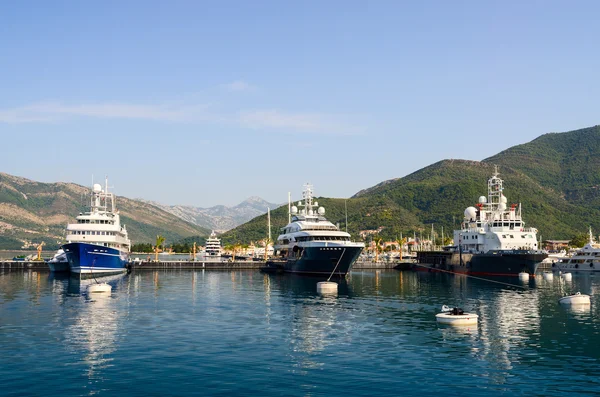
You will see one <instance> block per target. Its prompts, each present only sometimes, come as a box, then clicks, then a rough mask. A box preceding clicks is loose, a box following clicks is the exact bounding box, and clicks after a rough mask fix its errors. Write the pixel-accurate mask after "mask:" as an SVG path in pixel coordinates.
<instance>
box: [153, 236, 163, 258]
mask: <svg viewBox="0 0 600 397" xmlns="http://www.w3.org/2000/svg"><path fill="white" fill-rule="evenodd" d="M164 243H165V238H164V237H163V236H161V235H160V234H159V235H158V236H156V246H155V247H154V260H155V261H156V262H158V253H159V252H161V251H162V245H163V244H164Z"/></svg>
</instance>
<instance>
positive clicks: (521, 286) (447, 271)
mask: <svg viewBox="0 0 600 397" xmlns="http://www.w3.org/2000/svg"><path fill="white" fill-rule="evenodd" d="M415 265H417V266H420V267H424V268H426V269H431V270H435V271H436V272H444V273H450V274H454V275H457V276H465V277H470V278H474V279H476V280H483V281H489V282H490V283H496V284H502V285H508V286H509V287H516V288H523V289H525V290H528V289H529V286H527V287H526V286H523V285H517V284H510V283H505V282H502V281H496V280H490V279H489V278H483V277H476V276H471V275H470V274H466V273H457V272H451V271H450V270H444V269H438V268H435V267H430V266H425V265H423V264H421V263H415Z"/></svg>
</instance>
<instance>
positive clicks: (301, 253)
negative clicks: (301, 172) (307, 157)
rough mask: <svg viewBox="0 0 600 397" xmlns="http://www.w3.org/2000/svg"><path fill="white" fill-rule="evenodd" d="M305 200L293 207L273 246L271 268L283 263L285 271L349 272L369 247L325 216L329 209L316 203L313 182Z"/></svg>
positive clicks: (343, 273)
mask: <svg viewBox="0 0 600 397" xmlns="http://www.w3.org/2000/svg"><path fill="white" fill-rule="evenodd" d="M303 199H304V202H302V201H300V202H298V207H301V208H298V207H296V206H291V204H290V207H289V216H290V223H289V224H288V225H287V226H285V227H284V228H282V230H281V231H282V234H281V235H280V236H279V237H278V238H277V242H276V243H275V246H274V247H273V248H274V250H275V257H276V258H277V260H273V261H270V262H268V263H267V267H269V266H271V267H272V268H273V267H277V266H280V267H281V269H282V270H283V271H284V272H289V273H300V274H318V275H328V276H331V275H334V274H335V275H338V276H344V275H346V274H347V273H348V272H349V271H350V269H351V268H352V265H353V264H354V262H355V261H356V259H357V258H358V256H359V255H360V253H361V251H362V250H363V248H364V247H365V244H364V243H361V242H353V241H350V234H348V233H347V232H343V231H341V230H339V229H338V227H336V226H335V225H334V224H332V223H331V222H329V221H328V220H327V219H325V216H324V215H325V209H324V208H323V207H319V204H318V203H317V202H313V189H312V185H310V184H305V185H304V192H303Z"/></svg>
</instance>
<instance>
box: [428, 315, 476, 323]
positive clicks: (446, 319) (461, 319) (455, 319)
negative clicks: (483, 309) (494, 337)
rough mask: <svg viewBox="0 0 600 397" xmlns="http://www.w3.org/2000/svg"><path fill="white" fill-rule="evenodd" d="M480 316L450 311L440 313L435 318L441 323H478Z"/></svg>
mask: <svg viewBox="0 0 600 397" xmlns="http://www.w3.org/2000/svg"><path fill="white" fill-rule="evenodd" d="M478 318H479V316H478V315H477V314H473V313H464V314H450V313H438V314H436V316H435V319H436V320H437V322H438V323H440V324H446V325H476V324H477V319H478Z"/></svg>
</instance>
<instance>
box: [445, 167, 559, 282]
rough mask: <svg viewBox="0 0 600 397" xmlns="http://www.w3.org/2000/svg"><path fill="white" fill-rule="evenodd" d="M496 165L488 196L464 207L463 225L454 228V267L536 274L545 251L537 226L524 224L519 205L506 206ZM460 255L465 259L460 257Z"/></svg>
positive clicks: (485, 272) (477, 271)
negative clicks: (456, 254) (540, 246)
mask: <svg viewBox="0 0 600 397" xmlns="http://www.w3.org/2000/svg"><path fill="white" fill-rule="evenodd" d="M502 184H503V181H502V179H500V178H499V177H498V167H496V168H495V172H494V175H492V177H491V178H490V179H489V180H488V195H487V197H485V196H481V197H479V203H477V204H476V206H475V207H468V208H467V209H466V210H465V219H464V222H463V224H462V228H461V229H459V230H455V231H454V244H455V245H456V249H457V250H458V252H459V254H460V265H459V266H458V267H457V268H455V269H454V270H456V271H458V272H468V273H472V274H482V275H507V276H508V275H518V274H519V273H520V272H523V271H524V272H528V273H530V274H535V271H536V269H537V266H538V265H539V263H540V262H542V261H543V260H544V259H545V258H546V257H547V256H548V254H547V253H546V252H545V251H543V250H540V249H538V242H537V229H536V228H533V227H525V222H524V221H523V218H522V217H521V204H511V205H510V208H509V207H508V205H507V202H508V200H507V198H506V196H504V187H503V185H502ZM463 254H465V255H464V258H465V260H463Z"/></svg>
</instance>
